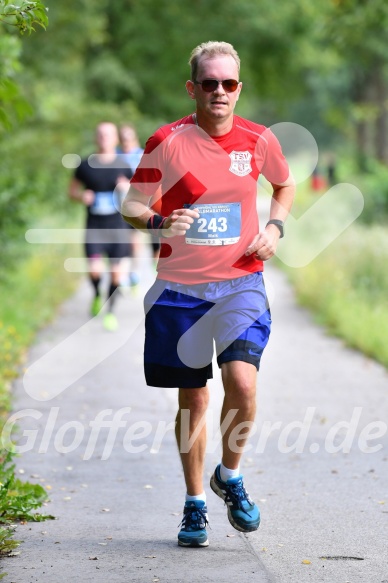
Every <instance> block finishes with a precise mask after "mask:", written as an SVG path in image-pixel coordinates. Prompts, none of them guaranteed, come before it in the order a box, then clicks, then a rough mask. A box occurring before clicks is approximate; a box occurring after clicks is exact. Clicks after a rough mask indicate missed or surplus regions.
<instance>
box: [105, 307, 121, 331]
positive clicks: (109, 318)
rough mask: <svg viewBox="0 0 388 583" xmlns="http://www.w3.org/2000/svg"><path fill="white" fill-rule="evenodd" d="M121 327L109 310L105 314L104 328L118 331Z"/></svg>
mask: <svg viewBox="0 0 388 583" xmlns="http://www.w3.org/2000/svg"><path fill="white" fill-rule="evenodd" d="M118 327H119V323H118V321H117V318H116V316H115V315H114V314H112V312H108V313H107V314H105V316H104V328H105V330H108V332H116V330H117V328H118Z"/></svg>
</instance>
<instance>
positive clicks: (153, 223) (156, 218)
mask: <svg viewBox="0 0 388 583" xmlns="http://www.w3.org/2000/svg"><path fill="white" fill-rule="evenodd" d="M166 218H167V217H162V216H161V215H151V216H150V218H149V219H148V221H147V229H148V230H149V231H152V232H153V234H154V235H156V236H157V237H161V236H162V234H161V232H160V231H161V230H162V229H163V225H164V222H165V220H166Z"/></svg>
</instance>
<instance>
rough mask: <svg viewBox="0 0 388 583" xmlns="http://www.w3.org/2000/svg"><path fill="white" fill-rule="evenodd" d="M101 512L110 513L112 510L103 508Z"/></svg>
mask: <svg viewBox="0 0 388 583" xmlns="http://www.w3.org/2000/svg"><path fill="white" fill-rule="evenodd" d="M101 512H110V508H101Z"/></svg>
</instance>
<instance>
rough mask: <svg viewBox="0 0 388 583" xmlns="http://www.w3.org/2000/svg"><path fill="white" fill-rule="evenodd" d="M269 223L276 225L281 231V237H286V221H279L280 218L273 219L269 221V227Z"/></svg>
mask: <svg viewBox="0 0 388 583" xmlns="http://www.w3.org/2000/svg"><path fill="white" fill-rule="evenodd" d="M268 225H276V226H277V228H278V229H279V231H280V238H282V237H284V222H283V221H279V219H271V220H270V221H268V223H267V224H266V225H265V226H266V227H267V226H268Z"/></svg>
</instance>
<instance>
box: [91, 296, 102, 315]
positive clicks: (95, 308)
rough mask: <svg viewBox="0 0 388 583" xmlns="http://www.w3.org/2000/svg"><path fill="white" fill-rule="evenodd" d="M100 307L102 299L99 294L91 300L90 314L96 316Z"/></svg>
mask: <svg viewBox="0 0 388 583" xmlns="http://www.w3.org/2000/svg"><path fill="white" fill-rule="evenodd" d="M101 308H102V299H101V298H100V296H96V297H95V298H94V300H93V302H92V307H91V308H90V313H91V315H92V316H93V317H94V316H97V315H98V314H99V313H100V311H101Z"/></svg>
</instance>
